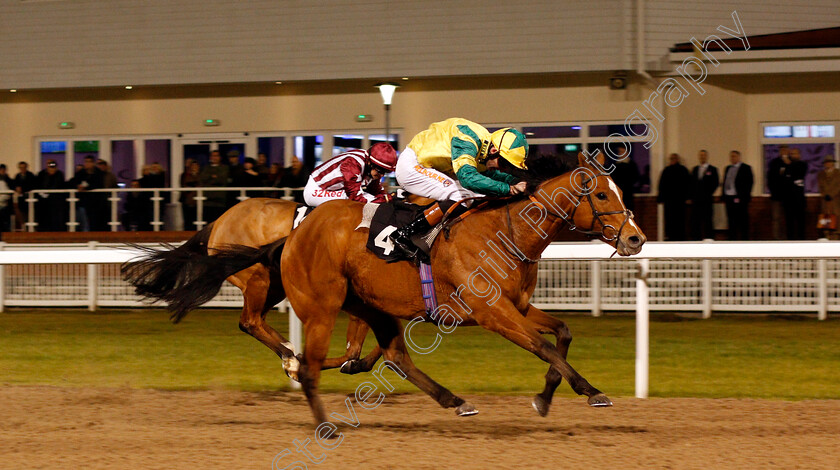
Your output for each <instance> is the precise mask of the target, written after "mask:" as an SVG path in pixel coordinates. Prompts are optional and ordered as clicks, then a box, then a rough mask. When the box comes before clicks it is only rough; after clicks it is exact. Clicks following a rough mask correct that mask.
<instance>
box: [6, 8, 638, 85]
mask: <svg viewBox="0 0 840 470" xmlns="http://www.w3.org/2000/svg"><path fill="white" fill-rule="evenodd" d="M629 5H630V0H591V1H587V2H571V1H563V2H558V1H554V0H521V1H519V2H498V1H489V0H470V1H460V2H451V1H445V0H358V1H354V2H347V1H341V0H307V1H302V0H296V1H290V0H285V1H278V0H249V1H236V0H148V1H143V2H137V1H132V0H110V1H96V0H74V1H43V0H32V1H20V0H0V43H2V44H3V47H2V48H0V64H2V67H0V89H4V88H5V89H8V88H54V87H85V86H109V85H110V86H120V85H126V84H132V85H144V84H185V83H226V82H228V83H236V82H255V81H275V80H319V79H346V78H390V77H402V76H410V77H428V76H442V75H479V74H514V73H515V74H519V73H538V72H558V71H561V72H566V71H569V72H571V71H586V70H614V69H620V68H624V66H625V65H626V64H624V60H623V59H624V57H625V56H626V54H628V53H630V51H631V50H632V48H629V49H628V47H627V41H626V39H627V37H628V29H627V28H629V27H630V26H631V25H630V23H631V20H632V16H630V15H628V14H627V13H628V11H629ZM623 54H624V55H623Z"/></svg>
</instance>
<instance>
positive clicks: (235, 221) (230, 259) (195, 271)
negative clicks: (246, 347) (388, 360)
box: [122, 198, 380, 379]
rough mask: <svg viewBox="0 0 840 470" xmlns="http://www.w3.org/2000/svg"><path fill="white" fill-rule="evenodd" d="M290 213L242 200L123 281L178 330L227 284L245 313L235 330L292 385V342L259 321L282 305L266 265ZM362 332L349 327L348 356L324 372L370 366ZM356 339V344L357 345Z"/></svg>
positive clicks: (276, 278) (284, 204)
mask: <svg viewBox="0 0 840 470" xmlns="http://www.w3.org/2000/svg"><path fill="white" fill-rule="evenodd" d="M296 207H297V204H296V203H294V202H290V201H283V200H279V199H268V198H252V199H248V200H246V201H243V202H241V203H239V204H237V205H235V206H234V207H232V208H231V209H229V210H228V211H227V212H225V213H224V214H223V215H222V216H221V217H219V219H218V220H216V221H215V222H213V223H212V224H210V225H209V226H207V227H205V228H204V229H203V230H201V231H199V232H198V233H197V234H196V235H194V236H193V237H192V238H191V239H190V240H188V241H187V242H186V243H184V244H183V245H181V246H179V247H177V248H172V249H164V250H155V249H151V248H141V249H142V250H144V251H145V252H146V253H147V256H146V257H144V258H143V259H141V260H137V261H132V262H129V263H126V264H125V265H124V266H123V268H122V273H123V276H124V277H125V278H126V279H127V280H128V281H129V282H131V283H132V284H134V285H135V287H136V288H137V293H138V294H140V295H143V296H145V297H149V298H154V299H159V300H163V301H165V302H167V304H168V308H169V309H170V310H171V311H172V312H173V313H172V319H173V321H175V322H176V323H177V322H178V321H180V320H181V318H183V317H184V315H186V313H187V312H189V311H190V310H192V309H193V308H195V307H197V306H199V305H201V304H203V303H205V302H207V301H209V300H210V299H212V298H213V297H214V296H215V295H216V294H217V293H218V291H219V289H220V288H221V286H222V284H223V282H224V281H225V279H227V280H228V281H229V282H230V283H231V284H233V285H235V286H236V287H238V288H239V289H240V290H241V291H242V296H243V300H244V306H243V309H242V314H241V316H240V319H239V328H240V329H241V330H242V331H244V332H246V333H248V334H249V335H251V336H253V337H254V338H256V339H257V340H259V341H260V342H261V343H263V344H265V345H266V346H268V347H269V349H271V350H272V351H274V352H275V353H276V354H277V355H278V356H280V357H281V358H282V359H283V368H284V370H285V371H286V373H287V374H288V375H289V376H290V377H292V378H294V379H297V371H298V365H299V363H298V360H297V358H296V357H295V351H294V350H293V348H292V345H291V343H290V342H289V341H288V340H287V339H286V338H284V337H283V336H282V335H281V334H280V333H278V332H277V331H276V330H275V329H274V328H272V327H271V326H270V325H269V324H268V323H267V322H266V320H265V317H266V314H267V313H268V312H269V311H270V310H271V309H272V308H273V307H274V306H275V305H277V304H278V303H279V302H280V301H282V300H283V299H285V298H286V295H285V293H284V291H283V286H282V284H281V282H280V275H279V266H276V265H275V264H273V262H271V261H268V260H269V259H270V257H271V256H272V252H273V251H272V250H274V249H275V248H276V246H277V245H276V244H274V243H275V242H277V241H278V240H283V239H285V237H287V236H288V235H289V233H291V231H292V226H293V223H294V219H295V216H296V210H295V209H296ZM229 246H244V247H251V248H252V249H253V254H254V255H257V254H259V255H260V256H262V257H263V258H264V259H265V260H266V262H265V264H263V263H260V262H256V263H255V262H254V260H253V259H251V258H249V257H241V258H240V257H238V256H224V253H223V252H222V253H217V252H218V251H219V250H222V251H223V250H224V248H225V247H229ZM260 247H263V248H262V249H261V248H260ZM170 248H171V247H170ZM217 254H218V255H219V256H214V255H217ZM363 325H364V324H363V323H362V322H361V321H359V320H356V321H352V322H351V324H350V326H349V327H348V331H347V338H348V342H347V343H348V345H349V346H348V349H347V352H346V354H345V355H344V356H342V357H339V358H334V359H328V360H327V361H325V362H324V368H325V369H329V368H333V367H339V366H341V365H343V364H345V363H347V364H348V365H347V366H346V367H344V368H343V369H342V370H343V371H345V372H351V373H356V372H363V371H368V370H370V369H371V368H372V367H373V364H374V363H375V362H376V360H377V359H378V358H379V356H380V352H379V351H380V350H379V348H378V347H377V348H375V349H374V350H373V351H371V353H370V354H369V355H368V356H367V357H366V358H365V359H359V356H360V353H361V349H362V342H363V340H364V336H365V334H366V332H367V329H366V328H365V329H364V330H362V331H361V332H359V329H360V328H362V327H363ZM360 334H361V340H359V339H357V337H358V336H359V335H360Z"/></svg>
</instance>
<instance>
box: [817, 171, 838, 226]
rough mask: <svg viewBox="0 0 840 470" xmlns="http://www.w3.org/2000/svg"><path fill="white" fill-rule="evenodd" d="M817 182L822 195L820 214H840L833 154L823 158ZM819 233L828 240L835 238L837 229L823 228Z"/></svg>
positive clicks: (836, 173)
mask: <svg viewBox="0 0 840 470" xmlns="http://www.w3.org/2000/svg"><path fill="white" fill-rule="evenodd" d="M817 182H818V183H819V186H820V194H821V195H822V210H821V212H820V213H821V214H829V215H833V216H835V217H837V216H838V215H840V171H837V168H836V167H835V160H834V156H833V155H826V156H825V158H824V159H823V169H822V170H820V172H819V174H817ZM821 235H822V236H823V237H825V238H828V239H830V240H837V239H838V236H837V229H836V228H835V229H824V230H823V231H822V233H821Z"/></svg>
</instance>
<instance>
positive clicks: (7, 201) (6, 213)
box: [0, 163, 14, 232]
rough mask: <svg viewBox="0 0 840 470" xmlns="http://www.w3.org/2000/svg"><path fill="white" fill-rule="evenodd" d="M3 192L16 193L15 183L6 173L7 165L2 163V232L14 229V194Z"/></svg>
mask: <svg viewBox="0 0 840 470" xmlns="http://www.w3.org/2000/svg"><path fill="white" fill-rule="evenodd" d="M2 191H14V182H13V181H12V179H11V178H9V175H8V173H6V164H5V163H0V232H8V231H9V230H11V228H12V204H11V202H12V201H11V199H12V194H11V193H4V192H2Z"/></svg>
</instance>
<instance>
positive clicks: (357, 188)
mask: <svg viewBox="0 0 840 470" xmlns="http://www.w3.org/2000/svg"><path fill="white" fill-rule="evenodd" d="M396 164H397V153H396V151H395V150H394V148H393V147H391V145H390V144H387V143H385V142H380V143H378V144H374V145H373V146H372V147H371V148H370V149H369V150H361V149H360V150H351V151H349V152H345V153H342V154H340V155H336V156H335V157H333V158H331V159H329V160H327V161H326V162H324V163H322V164H320V165H318V166H317V167H316V168H315V170H314V171H313V172H312V174H311V175H310V176H309V181H308V182H307V183H306V188H305V189H304V191H303V199H304V201H305V202H306V204H307V205H308V206H313V207H315V206H319V205H321V204H323V203H325V202H327V201H332V200H334V199H350V200H353V201H359V202H364V203H367V202H387V201H389V200H390V199H391V197H390V196H389V195H388V194H387V193H386V192H384V191H383V190H382V186H381V184H380V182H379V180H380V179H381V178H382V176H384V175H385V174H386V173H390V172H392V171H394V168H395V167H396Z"/></svg>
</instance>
